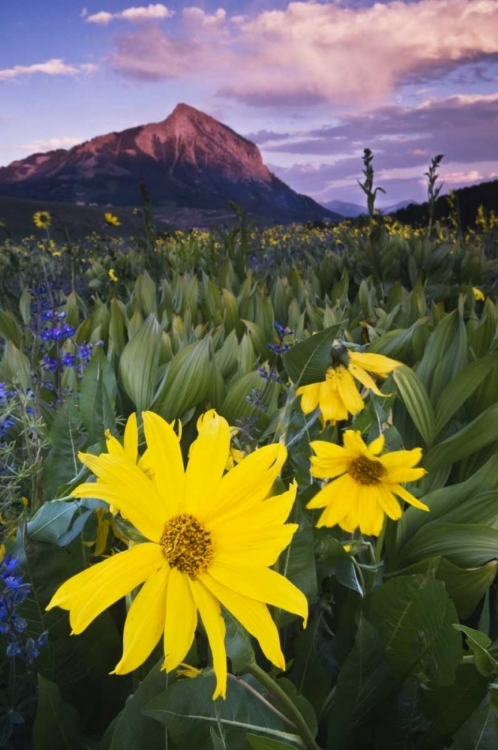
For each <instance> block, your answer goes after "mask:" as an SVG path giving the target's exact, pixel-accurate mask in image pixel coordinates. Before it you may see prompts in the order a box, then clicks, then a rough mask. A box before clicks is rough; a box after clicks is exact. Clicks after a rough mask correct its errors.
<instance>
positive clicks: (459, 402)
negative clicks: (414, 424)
mask: <svg viewBox="0 0 498 750" xmlns="http://www.w3.org/2000/svg"><path fill="white" fill-rule="evenodd" d="M497 366H498V354H497V353H494V354H490V355H489V356H488V357H483V358H482V359H478V360H476V361H475V362H472V363H471V364H470V365H467V367H465V368H464V369H463V370H461V372H459V373H457V374H456V375H455V376H454V377H453V378H452V379H451V380H450V381H449V383H448V385H447V386H446V387H445V388H444V390H443V392H442V393H441V396H440V397H439V399H438V401H437V404H436V434H439V432H441V430H442V429H443V427H444V426H445V425H446V424H447V423H448V422H449V420H450V419H451V417H452V416H453V415H454V414H456V412H457V411H458V409H460V407H461V406H463V405H464V404H465V402H466V401H467V399H469V398H470V396H471V395H472V394H473V393H474V391H475V390H476V388H478V386H479V385H480V384H481V383H482V381H483V380H484V378H485V377H486V376H487V375H489V374H490V373H491V372H492V371H493V370H494V369H496V368H497Z"/></svg>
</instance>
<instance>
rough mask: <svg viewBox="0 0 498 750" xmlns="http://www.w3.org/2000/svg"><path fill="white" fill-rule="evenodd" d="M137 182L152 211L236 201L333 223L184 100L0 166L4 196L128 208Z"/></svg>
mask: <svg viewBox="0 0 498 750" xmlns="http://www.w3.org/2000/svg"><path fill="white" fill-rule="evenodd" d="M140 182H143V183H145V184H146V185H147V187H148V189H149V192H150V195H151V200H152V204H153V205H155V206H161V205H169V204H171V203H174V204H176V205H177V206H185V207H190V208H226V207H227V205H228V202H229V201H235V202H236V203H238V204H239V205H240V206H242V208H244V209H245V210H247V211H249V212H251V213H253V214H260V215H264V216H267V217H272V218H274V219H280V220H282V219H284V218H285V219H286V220H295V221H300V220H302V221H305V220H308V219H322V218H331V219H333V218H336V217H335V216H334V215H333V214H330V213H329V212H328V211H327V210H326V209H324V208H322V207H321V206H319V205H318V204H317V203H315V202H314V201H313V200H311V198H307V197H306V196H301V195H298V194H296V193H295V192H294V191H293V190H291V189H290V188H289V187H288V186H287V185H285V184H284V183H283V182H281V181H280V180H278V179H277V178H276V177H275V176H274V175H273V174H272V173H271V172H270V171H269V169H268V168H267V167H266V166H265V164H264V163H263V159H262V157H261V153H260V151H259V149H258V147H257V146H256V145H255V144H254V143H252V142H251V141H248V140H247V139H246V138H243V137H242V136H240V135H238V133H236V132H235V131H234V130H232V129H231V128H229V127H228V126H226V125H224V124H223V123H221V122H219V121H218V120H216V119H215V118H214V117H211V116H210V115H207V114H205V113H203V112H201V111H200V110H198V109H195V107H191V106H190V105H188V104H185V103H183V102H182V103H180V104H177V106H176V107H175V109H174V110H173V112H172V113H171V114H170V115H169V116H168V117H167V118H166V119H165V120H163V121H162V122H157V123H150V124H148V125H139V126H136V127H133V128H129V129H128V130H123V131H121V132H119V133H108V134H106V135H101V136H97V137H96V138H93V139H91V140H89V141H87V142H85V143H84V144H80V145H79V146H74V147H73V148H72V149H70V150H69V151H63V152H51V153H50V154H46V155H44V156H39V157H36V159H34V158H33V156H31V157H28V158H27V159H24V160H21V161H20V162H16V163H14V164H11V165H9V166H8V167H5V168H0V194H3V195H9V196H11V197H25V198H38V197H40V198H43V199H45V200H56V201H63V202H71V203H74V202H80V203H81V202H92V203H101V204H104V205H105V204H107V203H109V202H110V201H111V202H112V203H113V204H114V205H120V204H122V205H130V204H131V205H134V204H136V202H137V201H138V199H139V190H138V185H139V183H140Z"/></svg>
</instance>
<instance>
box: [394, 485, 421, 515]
mask: <svg viewBox="0 0 498 750" xmlns="http://www.w3.org/2000/svg"><path fill="white" fill-rule="evenodd" d="M389 489H390V490H391V492H394V494H395V495H398V496H399V497H400V498H401V499H402V500H405V501H406V502H407V503H410V505H413V507H414V508H419V509H420V510H430V508H429V506H428V505H426V504H425V503H423V502H422V501H421V500H417V498H416V497H414V496H413V495H412V494H411V493H410V492H408V490H405V488H404V487H402V486H401V485H400V484H394V485H391V486H390V487H389Z"/></svg>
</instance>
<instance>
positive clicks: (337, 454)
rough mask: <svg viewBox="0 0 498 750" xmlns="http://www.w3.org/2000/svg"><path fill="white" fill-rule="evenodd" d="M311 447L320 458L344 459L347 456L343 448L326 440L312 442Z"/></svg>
mask: <svg viewBox="0 0 498 750" xmlns="http://www.w3.org/2000/svg"><path fill="white" fill-rule="evenodd" d="M310 447H311V448H312V449H313V451H314V452H315V455H316V456H318V458H328V459H342V458H345V457H346V456H347V452H346V451H345V450H344V448H343V447H342V446H340V445H336V444H335V443H329V442H328V441H326V440H312V441H311V443H310Z"/></svg>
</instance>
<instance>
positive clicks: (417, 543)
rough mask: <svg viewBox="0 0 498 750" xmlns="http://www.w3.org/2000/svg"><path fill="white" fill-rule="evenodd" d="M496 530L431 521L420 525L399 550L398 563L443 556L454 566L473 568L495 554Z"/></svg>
mask: <svg viewBox="0 0 498 750" xmlns="http://www.w3.org/2000/svg"><path fill="white" fill-rule="evenodd" d="M497 549H498V529H490V528H489V527H488V526H484V525H479V524H470V523H467V524H463V523H462V524H456V523H442V522H437V523H431V524H428V525H427V526H423V527H422V528H421V529H420V530H419V531H418V532H417V533H416V534H415V535H414V536H413V537H412V538H411V539H410V540H409V541H408V542H407V543H406V544H405V545H404V546H403V547H402V549H401V550H400V551H399V555H398V565H399V566H404V565H408V564H409V563H413V562H417V561H418V560H424V559H425V558H426V557H439V556H440V557H446V558H447V559H448V560H449V561H450V562H452V563H454V564H455V565H460V566H461V567H463V568H475V567H477V566H479V565H484V564H485V563H487V562H489V560H493V559H494V558H495V557H496V550H497Z"/></svg>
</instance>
